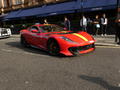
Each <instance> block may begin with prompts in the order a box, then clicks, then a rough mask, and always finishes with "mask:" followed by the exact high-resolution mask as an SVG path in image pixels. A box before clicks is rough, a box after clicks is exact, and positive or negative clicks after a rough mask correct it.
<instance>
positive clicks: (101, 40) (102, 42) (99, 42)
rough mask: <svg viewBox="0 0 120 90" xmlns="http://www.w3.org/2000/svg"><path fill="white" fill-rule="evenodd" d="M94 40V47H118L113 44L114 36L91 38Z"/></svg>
mask: <svg viewBox="0 0 120 90" xmlns="http://www.w3.org/2000/svg"><path fill="white" fill-rule="evenodd" d="M93 37H94V39H95V40H96V43H95V44H96V46H113V47H120V45H118V44H117V43H116V42H115V35H107V36H100V35H98V36H93Z"/></svg>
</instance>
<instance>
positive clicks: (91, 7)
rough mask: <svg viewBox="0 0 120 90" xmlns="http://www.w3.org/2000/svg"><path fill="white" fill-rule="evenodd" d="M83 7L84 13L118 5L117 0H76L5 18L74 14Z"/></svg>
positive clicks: (15, 12) (22, 11)
mask: <svg viewBox="0 0 120 90" xmlns="http://www.w3.org/2000/svg"><path fill="white" fill-rule="evenodd" d="M82 5H83V10H84V11H96V10H106V9H111V8H112V9H113V8H115V7H116V5H117V0H99V1H98V0H84V1H83V2H81V0H74V1H71V2H64V3H59V4H52V5H44V6H41V7H36V8H30V9H21V10H18V11H12V12H10V13H9V14H8V15H7V16H6V17H5V19H6V20H9V19H18V18H25V17H30V16H51V15H58V14H65V13H74V12H75V11H78V12H81V11H82V10H81V6H82Z"/></svg>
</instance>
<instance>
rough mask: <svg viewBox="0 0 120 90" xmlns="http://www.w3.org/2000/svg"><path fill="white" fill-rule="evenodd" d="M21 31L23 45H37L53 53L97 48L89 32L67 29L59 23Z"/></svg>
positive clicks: (85, 50) (73, 53)
mask: <svg viewBox="0 0 120 90" xmlns="http://www.w3.org/2000/svg"><path fill="white" fill-rule="evenodd" d="M20 33H21V44H22V45H23V46H26V47H29V46H35V47H37V48H41V49H43V50H46V51H48V52H49V53H50V54H51V55H58V54H63V55H65V56H73V55H77V54H82V53H88V52H91V51H93V50H94V49H95V46H94V43H95V40H94V38H93V37H92V36H91V35H89V34H88V33H86V32H83V31H79V32H77V33H76V32H73V31H67V30H65V29H64V28H62V27H60V26H58V25H53V24H39V25H33V26H31V27H29V28H27V29H24V30H21V31H20Z"/></svg>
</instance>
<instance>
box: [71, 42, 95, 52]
mask: <svg viewBox="0 0 120 90" xmlns="http://www.w3.org/2000/svg"><path fill="white" fill-rule="evenodd" d="M94 47H95V46H94V44H90V45H85V46H80V47H70V48H69V51H70V52H71V53H78V52H80V51H84V50H88V49H90V48H94Z"/></svg>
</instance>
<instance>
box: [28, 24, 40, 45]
mask: <svg viewBox="0 0 120 90" xmlns="http://www.w3.org/2000/svg"><path fill="white" fill-rule="evenodd" d="M29 31H30V33H29V42H30V44H31V45H34V46H37V44H38V34H39V33H40V32H39V29H38V27H37V26H32V27H30V28H29Z"/></svg>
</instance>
